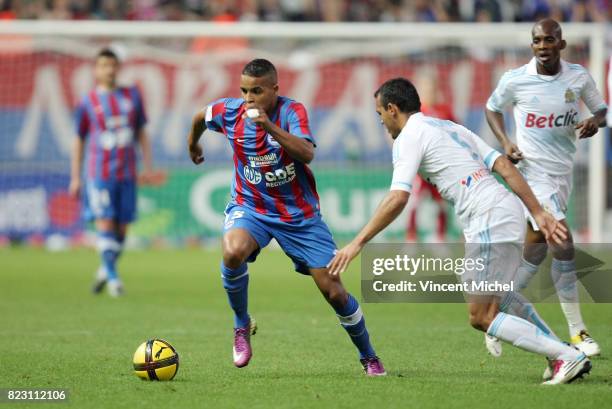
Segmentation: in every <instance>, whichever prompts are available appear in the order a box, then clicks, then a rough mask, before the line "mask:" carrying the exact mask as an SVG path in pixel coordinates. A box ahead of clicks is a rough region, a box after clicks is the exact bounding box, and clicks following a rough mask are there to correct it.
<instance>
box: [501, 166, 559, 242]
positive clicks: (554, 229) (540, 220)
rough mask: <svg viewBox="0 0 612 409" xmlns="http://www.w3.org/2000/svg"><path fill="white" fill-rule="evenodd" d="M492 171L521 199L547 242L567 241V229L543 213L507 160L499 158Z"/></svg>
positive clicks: (533, 196) (536, 200) (545, 212)
mask: <svg viewBox="0 0 612 409" xmlns="http://www.w3.org/2000/svg"><path fill="white" fill-rule="evenodd" d="M493 171H494V172H496V173H497V174H499V175H500V176H501V177H502V178H503V179H504V180H505V181H506V183H507V184H508V186H509V187H510V189H512V191H513V192H514V193H515V194H516V195H517V196H518V197H519V199H521V201H522V202H523V203H525V206H526V207H527V209H528V210H529V212H530V213H531V215H532V216H533V218H534V219H535V221H536V223H537V224H538V227H539V228H540V230H541V231H542V233H544V237H545V238H546V240H548V241H554V242H556V243H558V244H562V243H563V242H564V241H565V240H566V239H567V229H566V228H565V226H563V224H561V223H559V222H558V221H557V220H555V218H554V217H553V216H552V215H551V214H550V213H548V212H547V211H545V210H544V209H543V208H542V206H540V203H539V202H538V199H537V198H536V197H535V195H534V194H533V192H532V190H531V188H530V187H529V185H528V184H527V182H526V181H525V179H523V176H522V175H521V174H520V172H519V171H518V170H517V169H516V168H515V167H514V165H512V163H510V161H509V160H508V159H506V158H505V157H503V156H500V157H499V158H497V160H495V163H494V164H493Z"/></svg>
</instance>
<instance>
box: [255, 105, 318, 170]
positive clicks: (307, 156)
mask: <svg viewBox="0 0 612 409" xmlns="http://www.w3.org/2000/svg"><path fill="white" fill-rule="evenodd" d="M252 109H255V108H252ZM258 112H259V116H252V117H250V118H251V120H252V121H253V122H255V123H256V124H257V125H260V126H261V127H263V128H264V129H265V130H266V131H267V132H268V133H269V134H270V135H272V137H273V138H274V139H276V141H277V142H278V143H279V144H280V145H281V146H282V147H283V149H284V150H285V151H286V152H287V153H288V154H289V156H291V157H292V158H293V159H295V160H297V161H300V162H302V163H305V164H309V163H310V162H312V160H313V159H314V146H313V144H312V143H311V142H310V141H308V140H306V139H304V138H300V137H299V136H295V135H293V134H290V133H289V132H287V131H285V130H284V129H282V128H281V127H279V126H277V125H276V124H275V123H274V122H272V121H270V119H269V118H268V115H266V113H265V111H264V110H262V109H258ZM246 116H247V114H244V117H245V118H246Z"/></svg>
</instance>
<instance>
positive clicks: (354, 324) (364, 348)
mask: <svg viewBox="0 0 612 409" xmlns="http://www.w3.org/2000/svg"><path fill="white" fill-rule="evenodd" d="M334 309H335V310H336V315H338V318H339V319H340V325H342V327H344V329H345V330H346V332H348V334H349V336H350V337H351V341H353V344H355V346H356V347H357V349H358V350H359V355H360V357H361V358H362V359H363V358H372V357H374V356H376V352H374V348H372V345H371V344H370V335H369V334H368V330H367V328H366V324H365V318H364V317H363V313H362V312H361V308H360V307H359V303H358V302H357V300H356V299H355V297H353V296H352V295H351V294H349V295H348V301H347V303H346V305H344V307H342V308H334Z"/></svg>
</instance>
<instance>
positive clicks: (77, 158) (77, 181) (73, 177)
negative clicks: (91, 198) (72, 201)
mask: <svg viewBox="0 0 612 409" xmlns="http://www.w3.org/2000/svg"><path fill="white" fill-rule="evenodd" d="M84 152H85V141H84V140H83V139H81V138H79V137H76V138H74V142H73V143H72V156H71V161H70V187H69V188H68V191H69V192H70V195H72V196H73V197H79V195H80V194H81V189H82V185H83V182H82V181H81V168H82V167H83V156H84Z"/></svg>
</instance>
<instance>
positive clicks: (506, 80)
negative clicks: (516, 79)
mask: <svg viewBox="0 0 612 409" xmlns="http://www.w3.org/2000/svg"><path fill="white" fill-rule="evenodd" d="M510 77H511V71H508V72H506V73H505V74H504V75H502V77H501V78H500V79H499V82H498V83H497V87H496V88H495V90H494V91H493V93H492V94H491V96H490V97H489V99H488V100H487V109H488V110H489V111H495V112H503V111H504V108H505V107H506V106H507V105H508V104H510V103H512V102H514V91H513V89H512V86H511V85H512V84H511V82H510Z"/></svg>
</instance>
